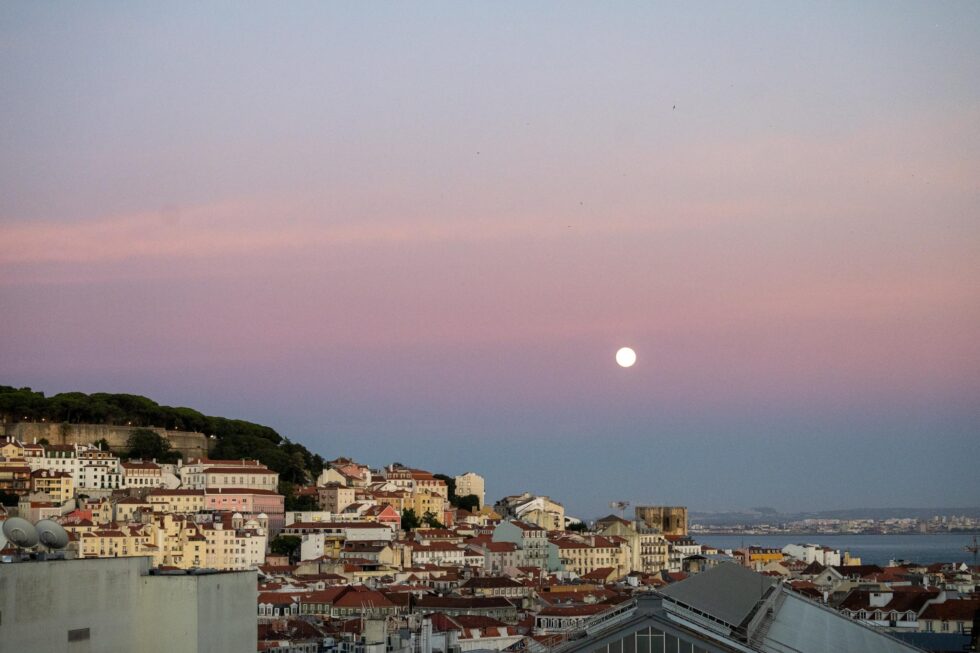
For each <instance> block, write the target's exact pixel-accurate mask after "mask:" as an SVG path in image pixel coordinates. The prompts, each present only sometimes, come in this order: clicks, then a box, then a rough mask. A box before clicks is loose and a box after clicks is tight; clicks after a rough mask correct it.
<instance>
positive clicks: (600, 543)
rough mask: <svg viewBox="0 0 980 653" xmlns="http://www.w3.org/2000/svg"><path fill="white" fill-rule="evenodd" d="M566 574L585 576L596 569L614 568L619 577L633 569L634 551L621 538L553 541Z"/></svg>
mask: <svg viewBox="0 0 980 653" xmlns="http://www.w3.org/2000/svg"><path fill="white" fill-rule="evenodd" d="M551 542H552V543H553V544H554V545H555V546H557V547H558V557H559V558H560V560H561V563H562V565H563V566H564V568H565V570H566V571H571V572H572V573H575V574H577V575H579V576H584V575H586V574H588V573H590V572H592V571H595V570H596V569H604V568H612V569H613V570H614V575H615V577H617V578H618V577H621V576H625V575H626V574H628V573H629V572H630V568H631V559H632V556H631V550H630V547H629V544H628V543H627V542H626V540H625V539H624V538H621V537H615V536H613V537H604V536H601V535H590V536H578V535H565V536H559V537H555V538H551Z"/></svg>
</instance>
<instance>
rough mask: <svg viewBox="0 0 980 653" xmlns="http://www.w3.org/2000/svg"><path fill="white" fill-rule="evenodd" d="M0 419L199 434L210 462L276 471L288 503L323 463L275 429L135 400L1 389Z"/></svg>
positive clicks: (124, 396)
mask: <svg viewBox="0 0 980 653" xmlns="http://www.w3.org/2000/svg"><path fill="white" fill-rule="evenodd" d="M0 418H2V419H3V420H4V421H6V422H8V423H16V422H20V421H32V422H40V421H42V420H44V421H46V422H54V423H68V424H108V425H116V426H124V425H125V426H140V427H149V428H162V429H166V430H171V431H172V430H175V429H176V430H179V431H197V432H200V433H204V434H205V435H208V436H212V435H213V436H214V437H215V438H216V439H217V442H216V444H215V446H214V448H213V449H212V451H211V457H212V458H225V459H235V458H255V459H257V460H260V461H261V462H263V463H264V464H265V465H267V466H268V467H269V469H272V470H275V471H276V472H279V478H280V481H281V486H280V492H282V493H283V494H285V495H286V497H287V507H288V504H289V503H292V501H291V499H292V494H293V485H303V484H308V483H312V482H313V481H314V480H315V479H316V477H317V476H318V475H319V474H320V472H321V471H322V470H323V463H324V460H323V458H322V457H321V456H320V455H319V454H314V453H312V452H311V451H309V450H308V449H307V448H306V447H304V446H303V445H301V444H298V443H296V442H290V441H289V439H288V438H285V437H283V436H281V435H280V434H279V433H277V432H276V431H275V429H273V428H271V427H268V426H263V425H262V424H255V423H252V422H247V421H245V420H240V419H228V418H226V417H214V416H210V415H205V414H203V413H201V412H199V411H197V410H195V409H193V408H186V407H183V406H178V407H172V406H162V405H160V404H158V403H157V402H155V401H153V400H152V399H148V398H147V397H142V396H139V395H130V394H109V393H104V392H97V393H93V394H90V395H87V394H85V393H82V392H65V393H61V394H56V395H52V396H51V397H45V396H44V393H43V392H35V391H34V390H32V389H31V388H14V387H11V386H0Z"/></svg>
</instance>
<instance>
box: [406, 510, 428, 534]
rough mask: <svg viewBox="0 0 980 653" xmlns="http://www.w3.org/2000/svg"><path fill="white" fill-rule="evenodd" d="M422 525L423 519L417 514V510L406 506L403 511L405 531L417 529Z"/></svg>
mask: <svg viewBox="0 0 980 653" xmlns="http://www.w3.org/2000/svg"><path fill="white" fill-rule="evenodd" d="M426 514H428V513H426ZM421 525H422V520H420V519H419V516H418V515H416V514H415V511H414V510H413V509H412V508H406V509H405V510H403V511H402V530H403V531H411V530H415V529H416V528H418V527H419V526H421Z"/></svg>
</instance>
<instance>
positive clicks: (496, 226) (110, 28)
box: [0, 2, 980, 515]
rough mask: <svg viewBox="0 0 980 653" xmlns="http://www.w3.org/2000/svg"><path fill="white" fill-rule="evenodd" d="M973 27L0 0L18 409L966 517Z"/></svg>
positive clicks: (975, 223)
mask: <svg viewBox="0 0 980 653" xmlns="http://www.w3.org/2000/svg"><path fill="white" fill-rule="evenodd" d="M977 34H980V5H978V4H975V3H972V4H967V3H952V2H939V3H930V4H922V3H914V2H889V3H884V2H870V3H863V4H860V5H854V4H851V3H827V4H820V5H813V6H807V5H786V4H784V3H777V2H771V3H749V4H739V5H734V4H727V3H712V2H705V3H699V4H696V5H684V6H672V5H665V6H659V7H658V6H653V5H647V4H617V5H611V6H609V5H598V4H590V3H575V2H572V3H541V4H536V5H534V6H526V5H523V4H510V3H494V4H478V3H474V4H466V5H458V4H452V3H424V4H420V5H387V4H372V3H363V4H362V3H358V4H321V3H305V2H297V3H291V4H289V5H272V4H264V3H245V4H240V3H224V2H215V3H210V4H207V5H193V4H168V5H155V4H141V3H132V4H122V3H121V4H105V5H101V4H100V5H84V6H83V5H49V4H37V3H29V2H8V3H5V4H3V5H0V117H2V120H0V242H2V243H3V247H2V248H0V307H2V310H0V343H2V344H0V377H2V378H0V382H3V383H6V384H10V385H16V386H31V387H33V388H34V389H36V390H40V391H43V392H45V393H46V394H48V395H51V394H55V393H57V392H64V391H72V390H78V391H82V392H88V393H91V392H99V391H106V392H128V393H134V394H142V395H146V396H148V397H150V398H152V399H154V400H156V401H158V402H160V403H163V404H168V405H175V406H177V405H183V406H190V407H193V408H196V409H198V410H200V411H202V412H204V413H207V414H210V415H223V416H228V417H239V418H242V419H247V420H251V421H255V422H259V423H263V424H267V425H269V426H272V427H273V428H275V429H277V430H278V431H279V432H280V433H282V434H283V435H285V436H287V437H289V438H290V439H293V440H296V441H298V442H302V443H303V444H305V445H306V446H307V447H309V448H310V449H311V450H313V451H315V452H318V453H320V454H322V455H324V456H325V457H327V458H333V457H336V456H341V455H344V456H350V457H353V458H356V459H359V460H363V461H364V462H367V463H370V464H372V465H380V464H385V463H388V462H392V461H401V462H403V463H405V464H410V465H415V466H421V467H425V468H428V469H431V470H432V471H439V472H444V473H461V472H464V471H467V470H470V469H472V470H473V471H477V472H479V473H481V474H482V475H484V476H485V477H486V478H487V491H488V499H491V500H493V499H496V498H499V497H500V496H503V495H505V494H510V493H518V492H521V491H525V490H526V491H532V492H538V493H544V494H548V495H550V496H552V497H554V498H555V499H557V500H559V501H562V502H563V503H564V504H565V505H566V506H567V508H568V510H569V512H570V513H571V514H577V515H600V514H604V513H605V512H608V509H607V508H603V506H606V505H607V504H608V502H609V501H613V500H629V501H631V502H633V503H634V504H635V503H654V504H679V505H687V506H689V507H690V508H691V509H692V510H721V509H740V508H745V507H748V506H772V507H774V508H777V509H780V510H790V509H792V510H815V509H834V508H837V507H846V506H854V507H863V506H868V505H881V506H909V507H916V506H918V507H932V506H943V505H957V504H968V503H971V502H973V501H975V498H976V497H978V496H980V475H978V474H977V473H976V461H977V460H980V437H978V436H980V401H978V398H980V338H978V337H977V334H978V333H980V291H978V288H980V218H978V215H977V207H978V206H980V75H978V74H977V64H976V62H977V61H980V39H978V38H976V37H977ZM621 346H630V347H633V348H634V349H635V350H636V352H637V355H638V361H637V364H636V365H635V366H634V367H632V368H629V369H622V368H619V367H618V366H617V365H616V364H615V361H614V358H613V357H614V354H615V352H616V350H617V349H618V348H619V347H621Z"/></svg>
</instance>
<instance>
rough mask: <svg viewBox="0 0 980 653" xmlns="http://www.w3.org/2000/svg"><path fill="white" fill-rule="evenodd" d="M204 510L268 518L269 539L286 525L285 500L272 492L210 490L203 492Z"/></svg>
mask: <svg viewBox="0 0 980 653" xmlns="http://www.w3.org/2000/svg"><path fill="white" fill-rule="evenodd" d="M204 508H205V510H221V511H230V512H240V513H242V514H243V515H247V516H255V517H259V516H264V518H268V521H269V534H270V536H271V537H275V536H276V535H278V534H279V531H281V530H282V529H283V527H284V526H285V525H286V498H285V497H283V496H282V495H281V494H279V493H278V492H275V491H273V490H254V489H248V488H241V489H240V488H211V489H208V490H205V491H204Z"/></svg>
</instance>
